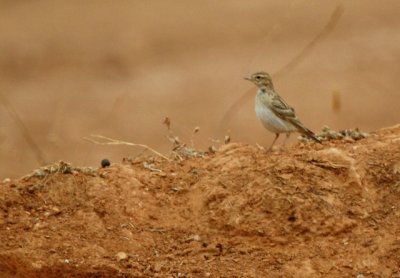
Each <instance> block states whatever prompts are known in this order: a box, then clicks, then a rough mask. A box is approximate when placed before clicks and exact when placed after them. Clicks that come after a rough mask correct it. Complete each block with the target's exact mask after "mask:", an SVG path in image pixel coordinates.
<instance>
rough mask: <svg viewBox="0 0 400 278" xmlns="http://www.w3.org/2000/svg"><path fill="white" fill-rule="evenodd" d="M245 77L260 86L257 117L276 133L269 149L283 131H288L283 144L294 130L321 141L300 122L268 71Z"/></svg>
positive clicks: (256, 101)
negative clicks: (276, 89)
mask: <svg viewBox="0 0 400 278" xmlns="http://www.w3.org/2000/svg"><path fill="white" fill-rule="evenodd" d="M245 79H246V80H249V81H251V82H253V83H254V84H256V85H257V87H258V91H257V95H256V99H255V110H256V114H257V117H258V118H259V119H260V121H261V123H262V124H263V126H264V127H265V128H266V129H268V130H269V131H271V132H273V133H275V135H276V136H275V139H274V141H273V142H272V144H271V146H270V147H269V148H268V150H267V151H269V150H271V149H272V146H273V145H274V144H275V142H276V140H278V138H279V135H280V134H281V133H286V139H285V141H284V142H283V144H282V145H284V144H285V142H286V140H287V139H288V138H289V136H290V134H291V133H292V132H299V133H301V134H304V135H305V136H307V137H309V138H311V139H313V140H314V141H316V142H318V143H321V140H319V139H318V138H317V137H316V136H315V134H314V132H312V131H311V130H309V129H308V128H306V127H305V126H304V125H303V124H302V123H301V122H300V120H299V118H297V116H296V113H295V111H294V109H293V108H292V107H291V106H289V104H287V103H286V102H285V101H284V100H283V98H282V97H281V96H280V95H278V93H277V92H276V91H275V89H274V85H273V84H272V79H271V76H270V75H269V74H268V73H266V72H257V73H254V74H252V75H251V76H250V77H245Z"/></svg>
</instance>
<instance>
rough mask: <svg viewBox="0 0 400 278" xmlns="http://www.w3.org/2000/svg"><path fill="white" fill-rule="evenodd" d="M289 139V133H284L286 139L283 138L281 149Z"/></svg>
mask: <svg viewBox="0 0 400 278" xmlns="http://www.w3.org/2000/svg"><path fill="white" fill-rule="evenodd" d="M289 137H290V132H288V133H286V138H285V140H283V143H282V149H283V148H284V147H285V144H286V141H287V140H288V139H289Z"/></svg>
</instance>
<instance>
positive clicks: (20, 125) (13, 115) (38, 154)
mask: <svg viewBox="0 0 400 278" xmlns="http://www.w3.org/2000/svg"><path fill="white" fill-rule="evenodd" d="M0 102H1V103H2V104H3V106H4V107H5V108H6V110H7V112H8V114H9V115H10V118H11V119H13V121H14V122H15V124H16V125H17V127H18V129H19V131H20V132H21V134H22V137H24V139H25V141H26V142H27V143H28V145H29V146H30V148H31V150H32V151H33V152H34V154H35V157H36V161H37V162H38V163H39V164H40V165H46V164H47V163H46V159H45V158H44V154H43V151H42V149H41V148H40V147H39V145H38V144H36V142H35V140H34V139H33V137H32V135H31V133H30V132H29V130H28V128H27V127H26V125H25V123H24V121H23V120H22V119H21V117H20V116H19V114H18V112H17V110H15V109H14V107H13V106H12V105H11V103H10V102H9V101H8V100H7V98H6V97H5V95H4V94H2V93H1V92H0Z"/></svg>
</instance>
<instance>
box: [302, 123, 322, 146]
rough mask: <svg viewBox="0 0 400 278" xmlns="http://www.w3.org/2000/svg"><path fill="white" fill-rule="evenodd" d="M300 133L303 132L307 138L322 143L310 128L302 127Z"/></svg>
mask: <svg viewBox="0 0 400 278" xmlns="http://www.w3.org/2000/svg"><path fill="white" fill-rule="evenodd" d="M302 133H303V134H305V135H306V136H308V137H309V138H311V139H313V140H314V141H315V142H318V143H320V144H322V141H321V140H320V139H318V137H317V136H315V133H314V132H312V131H311V130H309V129H308V128H306V127H304V130H303V132H302Z"/></svg>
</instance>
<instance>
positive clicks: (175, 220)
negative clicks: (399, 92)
mask: <svg viewBox="0 0 400 278" xmlns="http://www.w3.org/2000/svg"><path fill="white" fill-rule="evenodd" d="M399 207H400V125H398V126H395V127H392V128H387V129H383V130H381V131H379V132H377V133H376V134H374V135H372V136H371V137H369V138H367V139H362V140H359V141H353V140H350V139H348V140H347V139H346V140H333V141H329V142H324V144H323V145H318V144H314V143H302V142H299V143H297V144H295V145H293V146H290V147H288V148H287V149H285V150H284V151H281V152H273V153H269V154H265V153H264V152H262V151H260V150H259V149H258V148H256V147H254V146H249V145H245V144H238V143H232V144H227V145H224V146H222V147H221V148H220V149H219V150H218V151H217V152H216V153H215V154H208V155H206V156H205V157H201V158H192V159H185V160H183V161H179V162H168V161H165V160H163V159H162V158H158V157H156V158H154V157H146V158H138V159H135V160H126V161H125V162H124V163H122V164H113V165H112V166H111V167H109V168H104V169H98V170H93V171H92V170H91V169H90V168H74V167H72V166H70V165H68V164H65V163H60V164H56V165H53V166H52V167H48V168H46V171H43V169H42V170H41V171H36V172H34V174H33V175H29V176H26V177H24V178H21V179H19V180H5V181H3V183H2V184H0V229H1V233H0V246H1V248H0V250H1V252H0V276H1V277H266V276H268V277H320V276H323V277H398V275H400V263H399V262H400V224H399V223H400V222H399V220H400V212H399ZM357 275H358V276H357Z"/></svg>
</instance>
